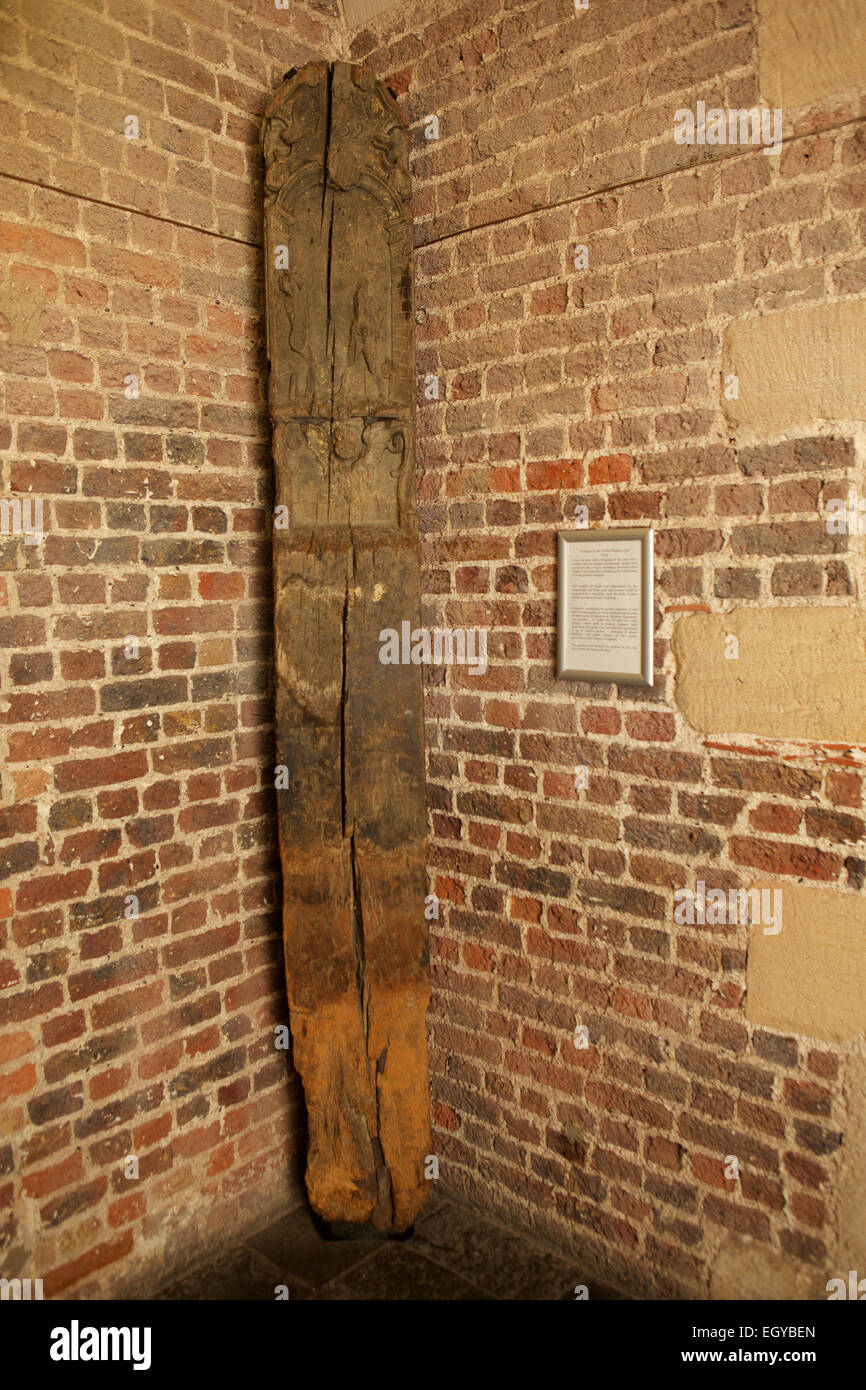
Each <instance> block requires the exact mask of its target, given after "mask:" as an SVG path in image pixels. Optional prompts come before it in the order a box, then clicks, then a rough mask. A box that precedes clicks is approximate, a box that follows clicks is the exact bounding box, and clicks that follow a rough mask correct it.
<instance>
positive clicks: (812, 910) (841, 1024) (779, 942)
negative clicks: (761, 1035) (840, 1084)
mask: <svg viewBox="0 0 866 1390" xmlns="http://www.w3.org/2000/svg"><path fill="white" fill-rule="evenodd" d="M749 887H750V888H758V889H764V888H775V889H778V888H780V887H781V892H782V929H781V931H779V932H777V933H775V934H768V933H766V932H765V931H764V928H763V927H762V926H760V925H755V926H752V927H750V928H749V951H748V961H747V965H746V1005H745V1009H746V1018H747V1019H749V1020H750V1021H751V1022H752V1023H757V1024H760V1025H761V1027H764V1028H775V1029H778V1030H779V1031H781V1032H785V1033H796V1034H798V1035H800V1036H802V1037H806V1038H818V1039H822V1040H823V1041H825V1042H835V1043H847V1042H849V1041H851V1040H852V1039H855V1038H859V1037H862V1036H864V1035H866V898H864V897H863V896H862V894H859V893H843V892H840V891H839V890H838V889H832V888H825V889H821V888H812V887H808V886H806V885H804V884H799V883H791V884H788V883H784V884H781V885H780V883H779V881H778V880H776V881H775V882H772V883H771V882H760V883H756V884H750V885H749ZM860 1103H861V1105H862V1103H863V1098H862V1097H861V1102H860Z"/></svg>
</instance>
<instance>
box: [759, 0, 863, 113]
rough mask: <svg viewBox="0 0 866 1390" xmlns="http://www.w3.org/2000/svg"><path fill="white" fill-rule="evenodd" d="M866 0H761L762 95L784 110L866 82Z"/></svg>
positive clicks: (837, 94) (760, 69) (760, 49)
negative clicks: (865, 59) (865, 55)
mask: <svg viewBox="0 0 866 1390" xmlns="http://www.w3.org/2000/svg"><path fill="white" fill-rule="evenodd" d="M864 52H866V0H758V72H759V76H760V91H761V96H762V97H763V98H764V100H765V101H766V102H767V103H768V105H770V106H781V108H782V110H783V111H784V112H785V114H786V115H788V114H790V112H791V111H795V110H797V109H798V108H799V107H803V106H811V105H812V103H813V102H816V101H821V100H823V99H824V98H825V97H834V96H841V95H842V94H843V93H844V92H850V91H856V90H857V89H858V88H863V87H866V65H864V61H863V55H864Z"/></svg>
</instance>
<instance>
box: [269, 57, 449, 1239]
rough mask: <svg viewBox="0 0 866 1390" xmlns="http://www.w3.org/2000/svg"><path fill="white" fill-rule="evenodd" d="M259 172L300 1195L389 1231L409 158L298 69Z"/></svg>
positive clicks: (406, 1098) (401, 969) (404, 1032)
mask: <svg viewBox="0 0 866 1390" xmlns="http://www.w3.org/2000/svg"><path fill="white" fill-rule="evenodd" d="M264 153H265V256H266V260H265V267H266V282H267V285H266V290H267V323H268V356H269V362H270V381H269V400H270V411H271V419H272V426H273V452H274V468H275V477H276V504H277V507H278V509H279V508H280V507H285V508H286V509H287V516H288V527H287V528H286V529H279V527H277V528H275V530H274V586H275V601H276V612H275V628H276V676H277V752H278V759H277V761H278V763H280V764H283V765H285V766H286V767H287V768H288V772H289V778H290V786H289V788H288V789H287V790H278V792H277V796H278V807H279V835H280V853H281V858H282V865H283V884H284V905H283V927H284V936H285V956H286V978H287V987H288V997H289V1007H290V1019H291V1028H292V1037H293V1055H294V1060H295V1065H296V1066H297V1069H298V1072H299V1073H300V1076H301V1080H302V1083H303V1087H304V1094H305V1098H306V1104H307V1113H308V1127H309V1150H308V1155H307V1174H306V1182H307V1191H308V1195H309V1198H310V1202H311V1204H312V1206H313V1208H314V1210H315V1211H317V1212H318V1213H319V1215H320V1216H321V1217H322V1218H324V1219H325V1220H326V1221H329V1222H332V1223H335V1224H339V1223H345V1222H350V1223H354V1225H355V1226H364V1225H369V1226H371V1227H373V1228H375V1229H377V1230H382V1231H387V1230H390V1231H400V1230H403V1229H405V1228H407V1227H408V1226H409V1225H411V1223H412V1221H413V1219H414V1216H415V1214H416V1212H417V1211H418V1209H419V1207H420V1206H421V1204H422V1202H423V1201H424V1198H425V1196H426V1189H427V1182H426V1180H425V1178H424V1158H425V1155H426V1154H427V1153H429V1151H430V1143H431V1141H430V1129H429V1099H428V1081H427V1039H426V1022H425V1015H426V1008H427V1003H428V997H429V980H428V950H427V930H426V922H425V918H424V893H425V879H424V861H425V834H426V819H425V809H424V751H423V750H424V728H423V716H422V700H421V695H422V690H421V673H420V668H419V667H418V666H415V665H408V666H398V665H383V664H382V663H381V662H380V661H379V651H380V645H381V644H380V641H379V633H380V632H381V631H382V630H383V629H384V628H395V629H397V631H399V630H400V624H401V622H403V621H404V620H406V619H408V620H410V621H411V622H412V623H413V625H417V623H418V621H419V618H418V615H419V611H420V590H419V571H418V534H417V520H416V515H415V505H414V356H413V342H412V275H411V256H412V228H411V216H410V208H409V174H408V137H407V131H406V128H405V125H404V122H403V119H402V117H401V115H400V112H399V110H398V108H397V106H396V104H395V102H394V101H393V99H392V97H391V96H390V94H389V93H388V92H387V91H386V89H385V88H384V87H383V86H382V84H381V83H379V82H377V81H376V80H375V79H374V78H373V77H372V76H371V75H370V74H369V73H367V72H365V71H364V70H363V69H361V68H357V67H353V66H351V65H349V64H347V63H334V64H327V63H310V64H308V65H307V66H306V67H305V68H303V69H302V70H301V71H300V72H297V73H295V74H292V75H290V76H289V77H288V78H287V80H286V81H285V82H284V83H283V85H282V87H281V88H280V89H279V91H278V92H277V95H276V96H275V98H274V100H273V101H272V103H271V105H270V106H269V108H268V111H267V114H266V120H265V128H264ZM280 247H284V248H287V250H288V264H286V257H285V255H284V254H282V255H281V253H280V252H279V248H280ZM277 516H278V518H280V516H281V514H280V512H279V511H278V513H277Z"/></svg>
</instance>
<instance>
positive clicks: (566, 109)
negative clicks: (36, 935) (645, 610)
mask: <svg viewBox="0 0 866 1390" xmlns="http://www.w3.org/2000/svg"><path fill="white" fill-rule="evenodd" d="M350 51H351V54H352V57H353V59H354V60H355V61H358V62H362V63H365V64H367V65H369V66H370V67H372V69H373V70H374V71H375V72H376V73H377V74H378V75H379V76H381V77H385V78H387V79H388V80H389V81H390V82H391V84H392V87H393V89H394V90H395V91H396V92H398V93H399V94H400V95H399V100H400V102H401V105H402V106H403V109H404V110H405V112H406V114H407V118H408V120H409V121H410V123H411V127H412V161H413V175H414V198H415V217H416V248H417V249H416V318H417V324H416V331H417V344H418V371H419V377H421V378H423V377H424V376H425V375H427V374H431V375H433V376H436V377H437V378H438V380H439V383H440V399H439V400H438V401H425V400H424V399H423V397H422V398H420V404H419V420H418V463H419V493H420V498H421V502H422V507H421V515H422V532H423V535H424V538H425V543H424V548H423V561H424V584H425V595H426V600H425V603H426V609H425V612H426V616H425V618H424V621H425V622H427V623H428V624H429V625H430V626H435V625H443V626H448V627H452V628H454V627H458V628H459V627H471V626H481V627H485V628H487V629H488V630H489V639H488V641H489V652H490V661H489V666H488V669H487V671H486V673H485V674H483V675H482V674H476V675H471V674H469V673H466V672H464V671H462V670H460V669H459V668H456V667H452V668H450V669H443V670H439V671H428V673H427V674H428V677H429V679H428V682H427V691H426V705H427V718H428V729H427V738H428V782H429V799H430V818H431V841H430V852H429V862H430V866H431V874H432V887H433V889H434V890H435V892H436V893H437V895H438V897H439V899H440V903H441V908H442V911H441V916H440V919H439V921H438V923H437V924H436V928H435V932H434V940H433V953H432V955H433V965H432V968H433V976H434V994H433V1002H432V1008H431V1029H432V1033H431V1036H432V1044H433V1046H432V1071H433V1113H434V1121H435V1125H436V1129H435V1134H436V1143H437V1148H438V1151H439V1152H440V1153H441V1155H442V1177H443V1182H446V1183H448V1184H450V1185H451V1186H453V1187H455V1188H457V1189H460V1190H462V1191H463V1192H464V1193H466V1194H467V1195H469V1196H471V1197H472V1198H473V1199H474V1200H476V1201H478V1202H480V1203H482V1204H487V1205H489V1206H492V1207H494V1208H495V1209H496V1210H497V1211H498V1212H500V1213H501V1214H503V1215H506V1216H507V1217H509V1218H512V1219H514V1220H515V1221H518V1222H521V1223H524V1224H525V1223H526V1222H527V1221H528V1222H530V1223H532V1224H534V1225H535V1226H536V1227H537V1228H538V1229H539V1230H543V1231H544V1232H545V1233H546V1234H547V1235H549V1236H550V1237H551V1238H553V1239H554V1240H555V1241H557V1242H558V1243H560V1244H563V1245H564V1246H566V1247H567V1248H568V1249H569V1250H570V1251H571V1252H572V1253H579V1254H580V1255H581V1257H582V1258H583V1259H584V1260H585V1262H586V1265H587V1268H589V1269H594V1270H596V1271H597V1272H598V1273H600V1274H607V1275H609V1276H610V1277H612V1278H613V1279H615V1280H617V1281H619V1282H620V1283H621V1284H622V1285H623V1286H624V1287H626V1288H630V1289H632V1290H634V1291H635V1292H638V1293H644V1294H649V1295H651V1296H653V1295H654V1296H662V1297H664V1296H671V1297H677V1296H695V1295H698V1296H708V1295H709V1296H712V1297H726V1296H727V1297H730V1296H749V1297H767V1296H774V1295H775V1296H781V1297H787V1296H797V1297H808V1296H825V1295H824V1294H823V1288H824V1281H825V1280H826V1278H827V1277H828V1276H829V1275H835V1274H837V1273H838V1272H839V1270H838V1269H837V1268H836V1264H837V1263H838V1262H839V1261H840V1260H841V1259H842V1258H843V1257H842V1254H841V1253H840V1246H839V1240H840V1237H841V1235H842V1234H843V1232H842V1231H841V1230H840V1227H841V1226H844V1224H845V1218H844V1217H840V1215H839V1211H838V1205H839V1192H840V1182H841V1178H840V1175H841V1156H842V1154H843V1152H844V1145H845V1139H846V1135H847V1134H848V1132H849V1130H850V1128H851V1125H852V1124H853V1117H852V1115H851V1114H850V1113H849V1108H848V1100H847V1098H846V1088H845V1085H844V1083H843V1071H844V1068H845V1066H846V1063H847V1060H848V1052H847V1050H846V1048H845V1047H844V1046H842V1045H839V1044H835V1043H830V1042H824V1041H822V1040H820V1039H817V1040H816V1039H809V1038H806V1037H801V1036H798V1035H796V1034H795V1033H791V1032H790V1031H785V1030H778V1029H774V1028H769V1027H763V1026H759V1025H758V1024H755V1023H754V1022H750V1021H749V1020H748V1019H747V1017H746V1014H745V1011H744V999H745V989H746V963H747V947H748V932H747V930H746V929H745V928H743V927H738V926H736V925H728V926H724V927H709V926H708V927H700V926H694V927H688V926H677V927H676V928H674V926H673V919H672V906H673V893H674V891H675V890H676V889H678V888H680V887H683V886H690V887H692V888H694V885H695V883H696V881H697V880H699V879H701V878H703V879H704V880H705V881H708V882H710V883H712V884H714V885H718V886H722V887H726V888H727V887H739V886H748V884H749V883H750V882H752V881H754V879H755V878H756V877H757V876H761V877H762V879H763V880H764V881H765V882H766V881H770V882H772V883H774V884H778V885H780V886H782V887H783V888H784V885H785V884H789V885H791V884H794V883H806V884H810V883H814V884H817V885H819V886H824V887H825V888H826V890H827V891H832V892H834V893H839V894H842V895H859V894H860V893H861V890H862V884H863V879H864V873H866V862H864V855H863V835H864V829H866V825H864V808H863V782H862V778H863V765H864V758H863V755H864V751H866V750H864V749H863V748H858V747H851V748H844V747H832V746H829V745H826V744H822V743H821V742H812V743H810V742H808V741H805V740H799V741H791V742H789V741H785V740H781V739H775V740H774V739H757V738H750V737H749V736H747V735H746V736H742V737H737V738H734V739H724V738H720V739H718V740H715V741H714V740H713V739H710V738H707V737H705V736H702V735H701V734H700V733H699V732H697V731H696V730H695V729H693V728H692V727H690V726H689V724H688V723H687V722H686V720H685V719H684V717H683V715H682V714H681V712H680V710H679V709H678V706H677V703H676V697H675V682H674V677H675V670H674V662H673V654H672V651H671V637H672V634H673V629H674V624H675V622H676V621H677V620H678V619H681V618H683V616H684V615H688V614H689V613H692V612H698V613H700V612H709V613H725V612H728V611H730V610H731V609H732V608H734V607H746V608H748V607H750V606H756V607H762V608H772V607H774V606H779V605H781V606H785V605H788V604H799V605H803V606H807V607H810V608H811V607H813V606H815V607H824V608H832V607H834V606H836V605H839V604H843V605H844V604H848V605H851V604H855V603H857V602H860V601H862V584H863V560H862V556H861V554H860V549H858V541H857V538H856V537H847V536H841V537H839V536H834V537H829V536H828V534H827V530H826V527H825V525H824V516H823V513H822V511H821V508H822V507H824V506H826V502H827V500H828V499H829V498H831V497H833V496H838V495H840V494H844V493H845V492H846V491H847V490H848V488H849V486H854V485H855V484H856V482H857V479H858V478H860V477H862V468H863V464H864V459H863V452H862V450H863V442H864V441H863V437H862V432H858V427H855V426H851V425H846V424H845V423H844V422H842V423H841V424H838V425H834V424H833V423H832V422H829V423H828V422H823V423H821V422H818V423H815V424H814V425H812V426H810V427H809V428H806V429H799V428H798V429H795V430H789V431H787V432H781V433H779V434H776V435H773V436H770V437H758V438H754V439H752V440H748V439H747V438H745V437H740V436H738V434H737V432H736V431H735V429H733V427H731V426H730V425H729V422H728V420H727V418H726V415H725V410H724V402H723V400H722V383H723V374H722V373H723V342H724V335H725V331H726V329H727V327H728V325H729V324H731V323H732V322H733V321H735V320H737V319H739V318H741V317H745V316H748V315H751V314H756V313H765V312H771V311H774V310H782V309H785V308H788V307H790V306H809V305H821V304H823V303H826V302H828V301H836V300H840V299H841V300H844V299H845V298H850V297H851V296H858V295H859V296H862V294H863V292H864V289H866V257H864V230H866V225H864V216H863V205H864V201H866V197H864V195H866V178H864V167H863V157H864V153H866V141H864V128H863V121H862V117H863V114H864V101H863V98H862V95H861V94H860V93H854V94H849V95H848V96H846V97H840V98H834V99H832V100H826V101H823V102H816V103H815V104H813V105H812V106H811V107H810V108H809V109H808V110H803V111H798V112H796V113H795V114H794V116H793V117H792V116H791V115H790V113H786V120H785V132H784V133H785V141H784V145H783V148H782V151H781V153H780V154H779V156H778V157H768V156H766V155H765V154H764V153H763V152H762V151H761V150H757V149H748V148H746V149H734V150H721V151H718V150H716V151H714V150H710V149H708V148H707V147H704V148H695V147H683V146H678V145H676V144H675V143H674V141H673V138H672V132H673V113H674V111H675V110H676V109H677V108H679V107H683V106H685V107H691V108H692V109H694V107H695V103H696V101H697V100H700V99H703V100H705V101H706V102H707V104H708V105H713V104H716V105H721V106H723V107H728V106H749V105H751V104H753V103H754V102H756V101H757V99H758V61H757V27H756V11H755V5H754V4H753V3H751V0H720V3H700V0H695V3H689V0H680V3H671V0H611V3H604V4H598V3H594V0H591V3H590V5H589V8H588V10H586V11H585V12H582V13H579V14H576V13H575V11H574V6H573V4H572V0H541V3H527V0H476V3H471V4H462V5H455V4H452V3H445V2H444V0H439V3H434V4H433V5H432V6H431V5H430V4H427V3H424V4H420V3H416V4H409V5H400V6H395V7H393V8H392V9H391V10H389V11H387V12H386V13H385V14H383V15H381V16H379V17H378V18H377V19H376V20H374V21H371V22H370V23H369V24H368V25H365V26H364V28H363V29H362V30H360V31H359V32H357V33H355V34H354V35H353V36H352V42H351V48H350ZM431 115H435V116H436V117H437V119H438V123H439V131H438V139H427V138H425V127H428V119H427V118H428V117H429V116H431ZM428 128H429V127H428ZM577 244H583V245H586V246H587V247H588V249H589V258H590V260H589V268H588V269H583V270H578V269H575V265H574V248H575V246H576V245H577ZM578 505H582V506H585V507H586V508H587V509H588V514H589V518H590V524H591V525H613V526H616V525H619V524H622V525H638V524H651V525H652V526H653V527H654V528H655V531H656V581H657V587H656V602H657V607H656V639H655V658H656V684H655V687H654V688H653V689H651V690H639V689H635V688H634V687H623V688H619V689H617V688H615V687H612V686H604V685H597V684H592V685H580V684H578V685H574V684H572V683H569V682H558V681H557V680H556V679H555V674H554V672H555V664H554V653H555V585H556V570H555V561H556V553H555V535H556V531H557V529H562V528H567V527H569V526H570V525H573V524H574V522H573V518H574V515H575V508H576V507H577V506H578ZM861 548H862V542H861ZM579 764H584V765H586V766H587V767H588V772H589V785H588V789H587V790H586V791H581V790H576V787H575V769H576V767H577V765H579ZM768 875H770V876H771V878H770V879H769V880H768V879H767V876H768ZM576 1027H586V1028H587V1029H588V1032H589V1037H590V1039H591V1046H590V1047H588V1048H579V1047H576V1046H575V1033H574V1030H575V1028H576ZM852 1097H853V1098H854V1099H856V1094H855V1091H854V1090H853V1089H852ZM859 1104H860V1105H861V1107H862V1097H860V1099H859ZM859 1124H860V1128H861V1129H862V1115H861V1118H860V1120H859ZM731 1154H734V1155H737V1156H738V1158H739V1162H740V1165H741V1178H740V1180H739V1182H737V1183H733V1182H731V1181H730V1180H728V1179H726V1177H725V1175H724V1169H725V1163H726V1156H727V1155H731ZM849 1186H850V1184H849ZM849 1214H850V1212H849ZM857 1215H858V1219H859V1221H860V1223H861V1225H862V1224H863V1207H862V1201H861V1204H860V1207H859V1211H858V1212H857ZM839 1268H840V1269H841V1268H842V1266H841V1264H840V1265H839ZM844 1268H845V1269H847V1268H848V1266H847V1264H846V1265H845V1266H844ZM731 1289H733V1294H732V1293H731Z"/></svg>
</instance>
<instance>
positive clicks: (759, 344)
mask: <svg viewBox="0 0 866 1390" xmlns="http://www.w3.org/2000/svg"><path fill="white" fill-rule="evenodd" d="M864 337H866V299H853V300H842V301H841V302H839V303H836V304H817V305H814V306H810V307H808V308H798V309H786V310H785V311H784V312H782V313H778V314H764V315H762V316H761V317H753V318H747V319H737V320H735V321H734V322H733V323H731V324H729V325H728V327H727V329H726V330H725V336H724V343H723V347H722V360H723V371H724V375H725V377H726V378H727V377H728V375H730V374H731V373H732V374H733V375H734V376H736V378H737V380H738V383H739V395H738V397H737V399H736V400H728V399H727V396H725V397H724V398H723V406H724V410H725V414H726V415H727V417H728V419H729V420H730V421H731V422H732V423H733V424H735V425H740V426H744V427H745V428H746V429H747V430H748V431H750V432H751V433H753V434H754V435H756V436H759V437H761V438H766V436H767V435H770V434H781V433H783V432H790V431H792V430H797V429H799V428H805V429H811V428H812V427H813V426H814V425H815V423H816V422H817V421H820V420H846V421H847V420H866V374H864V372H863V368H862V345H863V341H864Z"/></svg>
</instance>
